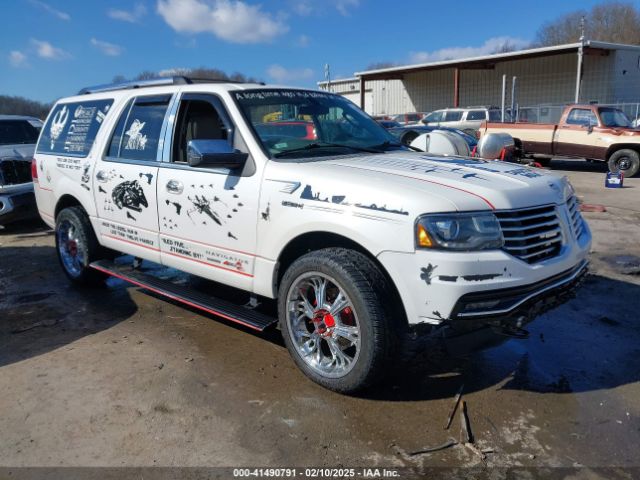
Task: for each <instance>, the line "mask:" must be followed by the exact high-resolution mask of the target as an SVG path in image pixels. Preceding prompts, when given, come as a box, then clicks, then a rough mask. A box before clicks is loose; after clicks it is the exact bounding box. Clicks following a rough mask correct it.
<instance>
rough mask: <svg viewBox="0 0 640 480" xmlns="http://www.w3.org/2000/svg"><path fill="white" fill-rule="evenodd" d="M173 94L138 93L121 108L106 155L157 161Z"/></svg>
mask: <svg viewBox="0 0 640 480" xmlns="http://www.w3.org/2000/svg"><path fill="white" fill-rule="evenodd" d="M169 100H171V95H156V96H149V97H138V98H136V99H135V101H133V102H130V104H129V105H127V108H125V109H124V110H123V111H122V114H121V115H120V119H119V120H118V124H117V125H116V128H115V130H114V131H113V136H112V137H111V143H110V144H109V150H108V152H107V156H109V157H114V158H126V159H131V160H149V161H155V160H156V158H157V154H158V142H159V140H160V130H161V129H162V122H163V121H164V116H165V113H166V112H167V106H168V105H169Z"/></svg>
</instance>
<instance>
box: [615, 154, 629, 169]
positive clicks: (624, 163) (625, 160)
mask: <svg viewBox="0 0 640 480" xmlns="http://www.w3.org/2000/svg"><path fill="white" fill-rule="evenodd" d="M630 168H631V159H630V158H629V157H622V158H621V159H619V160H618V169H619V170H629V169H630Z"/></svg>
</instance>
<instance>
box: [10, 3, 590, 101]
mask: <svg viewBox="0 0 640 480" xmlns="http://www.w3.org/2000/svg"><path fill="white" fill-rule="evenodd" d="M596 3H599V2H598V1H597V0H562V1H558V0H536V1H527V2H525V1H521V0H520V1H518V0H515V1H514V0H509V1H507V0H492V1H490V2H483V3H478V2H477V1H467V0H456V1H442V0H438V1H435V0H404V1H395V2H391V1H389V0H271V1H269V0H261V1H255V0H114V1H108V2H107V1H98V0H2V1H1V2H0V18H2V28H0V95H18V96H23V97H26V98H29V99H33V100H38V101H44V102H51V101H54V100H56V99H57V98H60V97H63V96H68V95H73V94H75V93H76V92H77V91H78V90H80V89H81V88H82V87H85V86H90V85H97V84H103V83H110V82H111V80H112V79H113V77H114V76H116V75H123V76H124V77H127V78H129V77H133V76H135V75H137V74H138V73H140V72H142V71H145V70H150V71H157V72H160V71H170V70H171V69H180V68H196V67H201V66H204V67H209V68H218V69H220V70H223V71H225V72H227V73H233V72H240V73H243V74H245V75H248V76H252V77H254V78H258V79H260V80H262V81H265V82H267V83H277V84H286V85H295V86H303V87H311V88H315V87H316V82H318V81H321V80H323V79H324V66H325V65H326V64H329V65H330V71H331V77H332V78H346V77H350V76H352V75H353V73H354V72H357V71H362V70H365V69H366V67H367V66H368V65H370V64H372V63H377V62H389V61H390V62H395V63H422V62H427V61H432V60H441V59H444V58H464V57H470V56H475V55H484V54H488V53H491V51H492V50H493V49H494V48H495V47H496V46H498V45H500V44H501V43H503V42H504V41H505V40H509V41H510V42H511V43H512V44H513V45H515V46H517V47H522V46H525V45H526V44H527V43H528V42H530V41H531V40H533V39H534V37H535V33H536V31H537V29H538V28H539V26H540V25H542V24H543V23H544V22H546V21H550V20H553V19H555V18H556V17H558V16H559V15H562V14H564V13H568V12H570V11H573V10H576V9H579V8H586V9H588V8H590V7H591V6H592V5H595V4H596ZM576 40H577V39H576Z"/></svg>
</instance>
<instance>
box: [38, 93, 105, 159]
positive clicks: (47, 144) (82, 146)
mask: <svg viewBox="0 0 640 480" xmlns="http://www.w3.org/2000/svg"><path fill="white" fill-rule="evenodd" d="M111 105H113V99H111V98H109V99H104V100H90V101H86V102H74V103H59V104H58V105H56V106H55V107H54V108H53V111H52V112H51V114H50V115H49V119H48V120H47V123H46V124H45V126H44V128H43V129H42V135H41V136H40V142H39V143H38V148H37V152H38V153H47V154H61V155H70V156H77V157H86V156H87V155H88V154H89V152H90V151H91V147H92V146H93V142H94V141H95V139H96V135H97V134H98V130H100V126H101V125H102V123H103V121H104V119H105V117H106V115H107V112H109V109H110V108H111Z"/></svg>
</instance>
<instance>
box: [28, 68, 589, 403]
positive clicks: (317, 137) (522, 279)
mask: <svg viewBox="0 0 640 480" xmlns="http://www.w3.org/2000/svg"><path fill="white" fill-rule="evenodd" d="M32 174H33V177H34V180H35V183H36V189H35V190H36V197H37V203H38V209H39V211H40V214H41V216H42V218H43V219H44V221H45V222H46V223H48V224H49V225H50V226H51V227H55V230H56V236H55V238H56V246H57V252H58V256H59V259H60V263H61V265H62V268H63V270H64V272H65V273H66V275H67V276H68V277H69V278H70V279H71V280H72V281H73V282H75V283H78V284H85V283H95V282H99V281H100V280H101V279H103V278H104V277H105V276H106V275H114V276H117V277H121V278H123V279H125V280H127V281H130V282H132V283H134V284H136V285H139V286H141V287H144V288H146V289H149V290H153V291H155V292H158V293H161V294H164V295H167V296H169V297H170V298H172V299H174V300H179V301H182V302H184V303H186V304H188V305H190V306H192V307H195V308H200V309H202V310H205V311H208V312H211V313H213V314H216V315H218V316H220V317H223V318H225V319H227V320H229V321H234V322H238V323H241V324H243V325H245V326H247V327H249V328H254V329H257V330H263V329H265V328H267V327H268V326H270V325H272V324H274V323H275V322H276V321H279V326H280V329H281V330H282V335H283V337H284V340H285V343H286V345H287V347H288V349H289V351H290V353H291V356H292V357H293V359H294V361H295V362H296V364H297V365H298V366H299V367H300V368H301V369H302V370H303V371H304V373H305V374H306V375H307V376H309V377H310V378H311V379H313V380H314V381H316V382H318V383H319V384H321V385H324V386H325V387H328V388H331V389H333V390H337V391H341V392H354V391H356V390H359V389H362V388H364V387H367V386H370V385H372V384H374V383H375V382H377V381H379V380H380V379H381V378H382V377H383V375H384V374H385V373H387V372H388V371H389V370H390V369H392V367H393V366H394V365H396V363H395V359H396V358H398V357H399V356H401V355H402V354H403V353H405V352H406V351H407V350H409V349H410V346H411V345H416V343H415V342H416V341H417V339H422V338H426V339H456V338H461V337H465V338H480V337H481V336H482V337H483V336H484V335H485V334H486V333H487V332H497V333H502V334H507V335H511V334H514V335H516V336H517V335H518V334H520V333H522V332H523V330H522V329H521V327H522V326H523V325H525V324H526V323H527V322H529V321H530V320H532V319H533V318H534V317H535V316H536V315H537V314H539V313H540V312H541V311H544V310H546V309H548V308H550V307H551V306H554V305H556V304H558V303H559V302H562V301H563V300H565V299H566V298H567V297H569V296H570V294H571V293H572V292H573V290H574V289H575V287H576V285H577V284H578V283H579V282H580V280H581V279H582V278H583V276H584V274H585V272H586V269H587V255H588V251H589V247H590V243H591V234H590V231H589V228H588V226H587V225H586V223H585V222H584V221H583V219H582V217H581V215H580V213H579V209H578V206H577V201H576V197H575V195H574V192H573V189H572V187H571V185H570V184H569V182H568V181H567V179H566V178H563V177H558V176H554V175H552V174H549V173H546V172H544V171H542V170H537V169H532V168H528V167H523V166H520V165H516V164H510V163H506V162H499V161H485V160H479V159H472V158H461V157H438V156H433V155H428V154H425V153H420V152H413V151H409V150H408V149H407V147H404V146H402V145H399V144H397V143H395V140H394V138H393V137H391V136H390V135H389V134H388V133H387V132H386V131H385V130H384V129H383V128H382V127H380V126H379V125H378V124H377V123H376V122H374V121H373V120H372V119H371V118H370V117H369V116H368V115H366V114H365V113H363V112H362V111H361V110H359V109H358V108H357V107H356V106H355V105H353V104H352V103H351V102H349V101H348V100H346V99H344V98H342V97H340V96H338V95H333V94H330V93H327V92H320V91H309V90H302V89H293V88H284V87H268V86H264V85H259V84H231V83H213V82H210V83H198V82H195V81H192V80H190V79H187V78H182V77H179V78H173V79H163V80H158V81H154V82H143V83H137V84H124V85H115V86H105V87H96V88H89V89H85V90H83V91H82V92H80V94H79V95H77V96H73V97H69V98H64V99H62V100H60V101H58V102H57V103H56V105H55V106H54V107H53V109H52V111H51V113H50V115H49V117H48V119H47V121H46V124H45V126H44V129H43V131H42V134H41V136H40V139H39V143H38V147H37V150H36V154H35V159H34V162H33V165H32ZM115 252H122V253H125V254H128V255H130V256H133V257H134V258H135V261H127V260H126V259H125V260H123V259H122V258H115V257H116V254H115ZM114 258H115V259H114ZM129 258H130V257H129ZM140 259H144V260H147V261H151V262H155V263H157V264H161V265H164V266H167V267H173V268H174V269H178V270H181V271H184V272H187V273H189V274H193V275H196V276H199V277H204V278H206V279H210V280H213V281H216V282H219V283H222V284H226V285H228V286H231V287H235V288H237V289H240V290H244V291H246V292H248V293H247V295H248V296H250V298H251V300H252V301H250V302H248V303H247V305H244V306H239V305H235V304H231V303H230V302H228V301H226V300H224V299H220V298H215V297H214V296H213V295H215V293H216V292H209V293H211V294H213V295H209V296H204V295H202V294H201V293H197V292H194V291H193V290H191V289H189V288H185V287H184V286H180V285H176V284H171V283H170V282H168V281H166V280H161V279H159V278H157V277H153V276H152V275H150V274H149V273H148V272H145V268H144V264H143V266H142V267H140V263H141V262H140ZM127 262H128V263H127ZM145 263H146V262H145ZM266 299H275V300H277V312H278V313H277V316H278V319H277V320H276V318H274V317H270V316H268V315H265V314H264V313H262V312H260V311H259V308H258V309H256V308H253V307H255V306H256V305H257V304H259V303H260V302H261V301H268V300H266ZM412 342H413V343H412ZM425 348H426V347H425Z"/></svg>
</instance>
